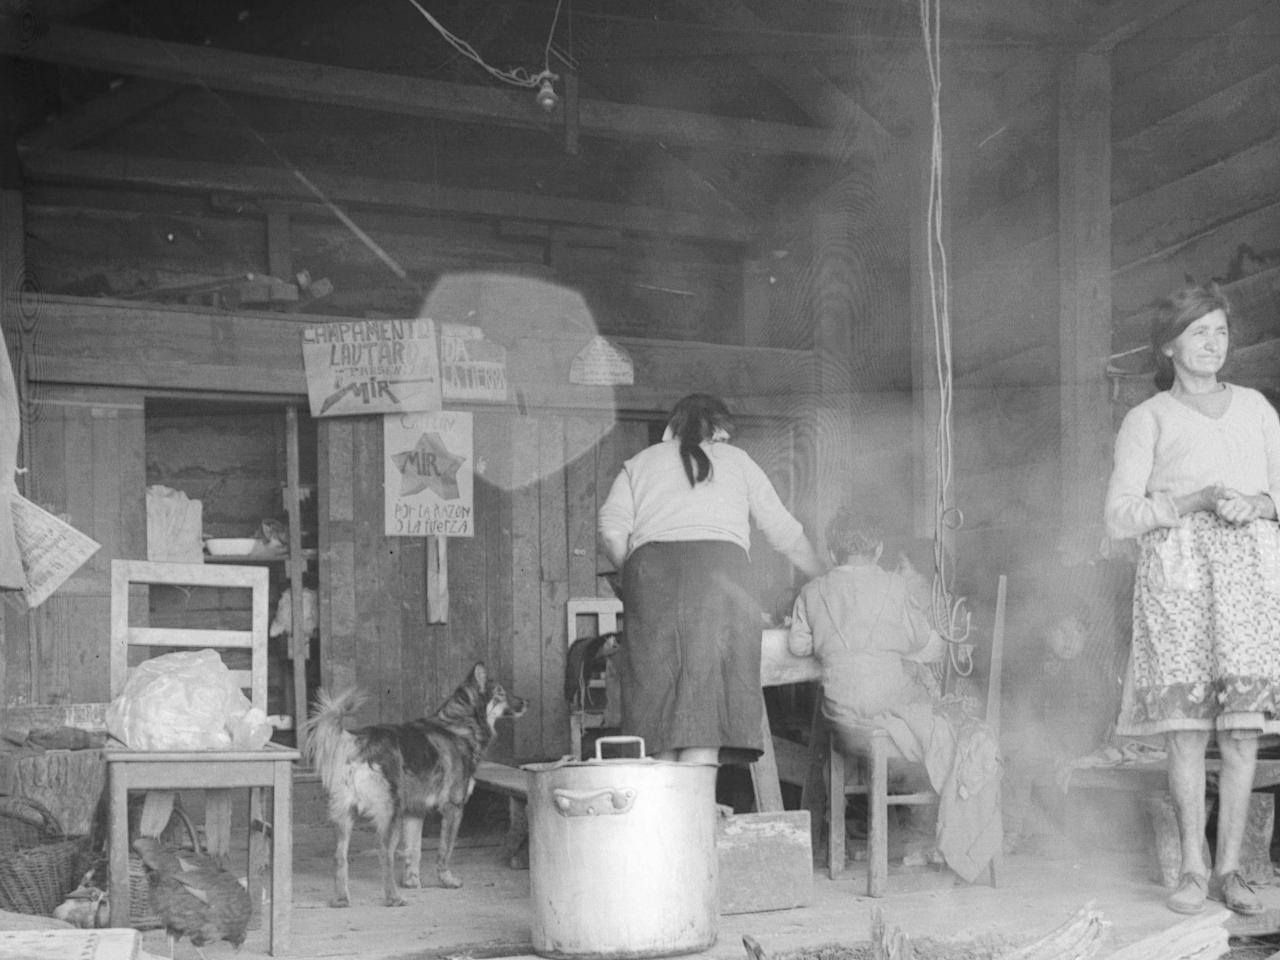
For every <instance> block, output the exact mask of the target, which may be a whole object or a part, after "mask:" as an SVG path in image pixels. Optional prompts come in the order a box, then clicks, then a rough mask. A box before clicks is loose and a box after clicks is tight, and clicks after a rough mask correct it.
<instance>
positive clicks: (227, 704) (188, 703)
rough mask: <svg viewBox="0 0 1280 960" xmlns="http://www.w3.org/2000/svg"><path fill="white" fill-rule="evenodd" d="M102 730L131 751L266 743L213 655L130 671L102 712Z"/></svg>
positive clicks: (195, 653)
mask: <svg viewBox="0 0 1280 960" xmlns="http://www.w3.org/2000/svg"><path fill="white" fill-rule="evenodd" d="M107 729H108V730H109V731H110V732H111V735H112V736H113V737H115V738H116V739H117V740H120V741H121V742H122V743H124V744H125V745H126V746H128V747H129V748H130V749H131V750H258V749H261V748H262V747H263V746H265V745H266V743H267V741H268V740H270V739H271V724H270V723H268V721H267V717H266V714H264V713H263V712H262V711H261V710H259V709H258V708H256V707H254V706H253V704H251V703H250V702H249V698H248V697H246V696H245V695H244V693H243V691H241V690H240V688H239V687H237V686H236V682H235V680H234V679H233V678H232V676H231V671H230V670H228V669H227V665H226V664H225V663H223V662H222V658H221V657H220V656H218V653H217V651H216V650H189V651H181V652H179V653H167V654H165V655H163V656H160V657H153V658H151V659H150V660H144V661H143V662H142V663H140V664H138V666H137V667H135V668H134V669H133V673H132V674H131V675H130V676H129V679H128V681H127V682H126V683H125V686H124V690H123V691H122V692H121V693H120V695H119V696H118V697H116V698H115V699H114V700H113V701H111V704H110V705H109V706H108V707H107Z"/></svg>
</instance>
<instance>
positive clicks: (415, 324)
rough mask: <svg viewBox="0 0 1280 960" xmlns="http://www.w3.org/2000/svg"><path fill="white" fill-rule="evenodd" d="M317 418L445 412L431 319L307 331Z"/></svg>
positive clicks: (305, 352)
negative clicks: (441, 399)
mask: <svg viewBox="0 0 1280 960" xmlns="http://www.w3.org/2000/svg"><path fill="white" fill-rule="evenodd" d="M302 362H303V366H304V368H305V369H306V374H307V396H308V398H309V399H310V401H311V415H312V416H313V417H343V416H353V415H358V414H367V413H398V412H403V411H414V412H416V411H421V410H439V409H440V361H439V356H438V354H437V352H436V330H435V323H434V322H433V321H432V320H428V319H424V318H421V317H420V318H417V319H413V320H343V321H340V322H337V323H320V324H314V325H312V326H308V327H304V328H303V329H302Z"/></svg>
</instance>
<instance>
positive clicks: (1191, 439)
mask: <svg viewBox="0 0 1280 960" xmlns="http://www.w3.org/2000/svg"><path fill="white" fill-rule="evenodd" d="M1227 389H1229V390H1230V391H1231V402H1230V405H1229V406H1228V407H1227V410H1226V413H1224V414H1223V415H1222V416H1221V417H1219V418H1217V419H1214V418H1212V417H1208V416H1205V415H1204V414H1202V413H1200V412H1199V411H1198V410H1193V409H1192V408H1191V407H1188V406H1187V405H1186V404H1184V403H1182V402H1181V401H1179V400H1177V399H1175V398H1174V397H1172V396H1170V395H1169V393H1168V391H1162V392H1160V393H1157V394H1156V395H1155V396H1153V397H1150V398H1149V399H1147V400H1144V401H1143V402H1142V403H1140V404H1138V405H1137V406H1136V407H1134V408H1133V409H1132V410H1130V411H1129V412H1128V413H1127V414H1125V417H1124V420H1123V422H1121V424H1120V430H1119V432H1118V433H1117V434H1116V445H1115V467H1114V469H1113V471H1112V473H1111V482H1110V484H1109V485H1108V487H1107V502H1106V523H1107V533H1108V534H1109V535H1111V536H1112V537H1115V538H1117V539H1121V538H1125V537H1137V536H1139V535H1141V534H1143V533H1146V532H1147V531H1148V530H1154V529H1155V528H1156V527H1176V526H1177V525H1178V523H1179V518H1178V511H1177V509H1176V508H1175V507H1174V505H1173V498H1174V497H1178V496H1182V495H1184V494H1188V493H1194V492H1195V491H1197V490H1200V489H1203V488H1204V487H1207V486H1212V485H1213V484H1219V483H1220V484H1222V485H1224V486H1226V487H1230V488H1233V489H1235V490H1238V491H1239V492H1240V493H1243V494H1246V495H1253V494H1259V493H1267V494H1270V495H1271V499H1272V500H1273V501H1275V503H1276V504H1277V506H1280V417H1277V415H1276V410H1275V408H1274V407H1273V406H1271V404H1270V403H1269V402H1268V401H1267V398H1266V397H1264V396H1263V395H1262V394H1261V393H1259V392H1258V391H1257V390H1253V389H1251V388H1249V387H1241V386H1236V385H1235V384H1231V385H1229V386H1228V388H1227Z"/></svg>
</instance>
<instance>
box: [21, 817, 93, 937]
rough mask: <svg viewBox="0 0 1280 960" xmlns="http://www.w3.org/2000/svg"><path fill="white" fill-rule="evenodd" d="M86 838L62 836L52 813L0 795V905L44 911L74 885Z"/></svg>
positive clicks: (47, 912) (46, 913)
mask: <svg viewBox="0 0 1280 960" xmlns="http://www.w3.org/2000/svg"><path fill="white" fill-rule="evenodd" d="M88 855H89V840H88V838H87V837H68V836H66V835H65V834H64V833H63V832H62V827H61V826H60V825H59V823H58V820H57V818H56V817H55V816H54V815H53V814H52V813H50V812H49V810H48V809H47V808H46V807H44V806H43V805H41V804H40V803H38V802H37V801H35V800H31V799H29V798H27V797H0V909H4V910H8V911H11V912H13V913H26V914H39V915H41V916H50V915H51V914H52V913H53V911H54V908H55V907H57V906H58V904H60V903H62V901H63V900H64V899H65V898H66V896H67V894H68V893H70V892H71V891H72V890H74V889H75V888H76V886H77V885H78V883H79V881H80V876H81V874H82V872H83V869H84V867H85V863H86V860H87V857H88Z"/></svg>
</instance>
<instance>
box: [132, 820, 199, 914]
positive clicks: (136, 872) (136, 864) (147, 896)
mask: <svg viewBox="0 0 1280 960" xmlns="http://www.w3.org/2000/svg"><path fill="white" fill-rule="evenodd" d="M173 815H174V816H175V817H177V818H178V819H179V820H180V821H181V822H182V825H183V826H184V827H185V828H186V830H187V836H188V837H190V838H191V849H192V850H194V851H195V852H196V853H199V852H200V839H199V837H197V836H196V828H195V827H194V826H193V825H192V823H191V818H190V817H188V816H187V812H186V811H185V810H183V809H182V805H181V804H174V807H173ZM172 827H173V821H172V819H170V821H169V826H168V827H167V828H166V830H165V833H166V834H168V833H169V831H170V830H171V829H172ZM129 926H131V927H133V928H134V929H135V930H154V929H155V928H156V927H158V926H161V923H160V918H159V917H158V916H156V911H155V907H153V906H152V905H151V882H150V881H149V880H148V879H147V870H146V867H144V866H143V865H142V858H141V857H139V856H138V855H137V854H136V853H134V852H133V851H132V850H130V851H129Z"/></svg>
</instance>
